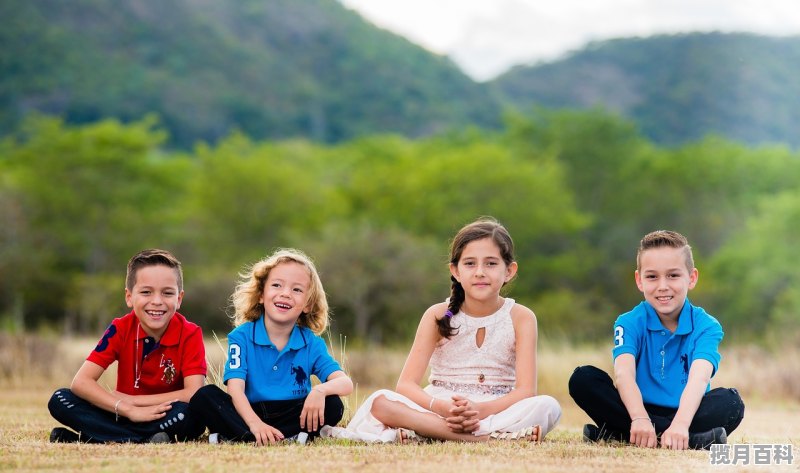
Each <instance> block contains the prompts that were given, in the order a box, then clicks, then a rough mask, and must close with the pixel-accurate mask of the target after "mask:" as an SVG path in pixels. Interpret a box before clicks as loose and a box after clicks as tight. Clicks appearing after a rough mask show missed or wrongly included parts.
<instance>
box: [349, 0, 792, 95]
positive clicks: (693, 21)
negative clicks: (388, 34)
mask: <svg viewBox="0 0 800 473" xmlns="http://www.w3.org/2000/svg"><path fill="white" fill-rule="evenodd" d="M340 2H341V3H342V4H343V5H344V6H345V7H347V8H350V9H352V10H355V11H357V12H358V13H360V14H361V15H362V16H363V17H364V18H366V19H367V20H369V21H371V22H372V23H374V24H376V25H377V26H379V27H380V28H384V29H387V30H390V31H392V32H394V33H397V34H400V35H402V36H404V37H406V38H408V39H409V40H411V41H412V42H414V43H416V44H418V45H420V46H422V47H424V48H426V49H429V50H430V51H433V52H435V53H437V54H442V55H446V56H449V57H450V58H452V59H453V61H455V62H456V64H458V65H459V66H460V67H461V68H462V69H463V70H464V72H466V73H467V74H469V75H470V76H472V77H473V78H474V79H476V80H489V79H492V78H494V77H496V76H497V75H500V74H502V73H503V72H505V71H506V70H508V69H509V68H510V67H511V66H513V65H517V64H535V63H537V62H542V61H552V60H555V59H558V58H559V57H561V56H563V55H564V54H566V53H568V52H569V51H574V50H577V49H580V48H581V47H583V46H584V45H585V44H587V43H588V42H590V41H595V40H604V39H610V38H621V37H634V36H638V37H646V36H651V35H654V34H661V33H681V32H689V31H724V32H732V31H744V32H753V33H759V34H766V35H774V36H788V35H800V1H798V0H340Z"/></svg>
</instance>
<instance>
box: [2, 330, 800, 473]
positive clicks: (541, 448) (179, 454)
mask: <svg viewBox="0 0 800 473" xmlns="http://www.w3.org/2000/svg"><path fill="white" fill-rule="evenodd" d="M5 341H6V342H7V340H5ZM37 343H38V342H36V343H29V344H28V345H26V346H30V347H34V349H42V348H43V347H47V348H48V351H49V353H48V356H46V357H42V359H43V360H46V362H47V363H48V364H50V365H51V367H50V368H42V367H37V366H29V369H28V370H26V371H25V372H23V373H17V372H14V373H12V375H11V376H8V372H4V373H5V375H4V378H3V379H0V470H15V471H34V470H37V471H38V470H43V469H46V470H58V471H78V470H80V471H114V472H117V471H155V470H161V471H193V472H200V471H222V470H227V469H231V468H233V469H236V470H237V471H263V470H265V469H273V470H275V471H307V470H319V471H326V472H328V471H331V472H335V471H348V472H349V471H364V472H373V471H376V472H381V473H386V472H388V471H402V472H416V471H437V472H450V471H453V472H459V473H463V472H466V471H479V472H497V471H533V470H536V471H545V472H547V471H552V472H561V471H564V472H567V471H569V472H590V471H591V472H595V471H610V472H616V471H618V472H631V471H646V470H653V471H720V467H714V466H711V465H710V464H709V457H708V453H707V452H695V451H690V452H669V451H660V450H644V449H637V448H632V447H619V446H604V445H586V444H584V443H583V442H582V441H581V436H580V429H581V427H582V425H583V424H584V423H585V422H587V421H588V418H587V417H586V416H585V414H583V413H582V412H581V411H580V410H579V409H578V408H577V407H576V406H575V404H574V403H573V402H572V400H571V399H570V398H569V396H568V395H567V394H566V380H567V379H568V377H569V374H570V373H571V372H572V369H573V368H574V367H575V366H576V365H577V364H587V363H592V364H596V365H598V366H600V367H602V368H604V369H605V368H608V367H609V366H610V356H609V353H608V351H607V350H605V349H601V350H598V349H592V348H583V349H580V348H574V347H573V348H566V347H565V348H558V347H550V346H549V345H548V344H543V346H542V349H541V350H540V360H539V365H540V368H539V369H540V374H539V379H540V391H541V392H545V393H548V394H552V395H554V396H555V397H556V398H557V399H558V400H559V401H560V402H561V404H562V407H563V409H564V415H563V417H562V420H561V423H560V424H559V426H558V427H557V428H556V430H555V431H553V432H552V433H551V434H550V435H549V436H548V437H547V439H546V440H545V441H544V442H543V443H542V444H541V445H537V446H530V445H522V444H516V443H499V442H497V443H492V444H484V445H473V444H459V443H438V444H432V445H424V446H401V445H364V444H355V443H348V442H344V441H333V440H321V441H318V442H315V443H314V444H312V445H309V446H305V447H301V446H297V445H281V446H276V447H268V448H260V449H259V448H255V447H252V446H250V445H209V444H207V443H203V442H190V443H187V444H172V445H85V444H83V445H63V444H50V443H48V442H47V436H48V433H49V431H50V429H51V428H52V427H54V426H55V425H56V424H55V421H53V420H52V419H51V418H50V415H49V413H48V412H47V408H46V403H47V400H48V398H49V395H50V393H51V392H52V391H53V390H54V389H56V388H58V387H60V386H63V385H66V384H68V383H69V380H70V378H71V376H72V374H73V373H74V371H75V370H76V369H77V367H78V366H79V365H80V363H81V362H82V359H83V357H84V356H85V355H86V354H87V353H88V350H90V349H91V348H92V345H93V344H94V340H72V341H61V342H58V343H57V344H56V346H52V344H47V343H44V344H37ZM3 345H4V346H8V345H7V344H6V343H4V344H3ZM22 345H25V344H22ZM207 346H208V353H209V357H210V359H211V360H210V361H211V363H212V364H214V363H219V362H220V360H221V359H222V358H223V357H224V352H223V351H222V350H220V348H219V346H218V345H217V344H216V342H214V341H213V340H210V341H209V343H208V344H207ZM51 350H52V351H51ZM0 353H2V351H0ZM336 353H337V354H339V355H341V352H336ZM6 355H7V353H6ZM725 355H726V358H725V365H723V371H722V372H721V373H720V375H721V376H720V380H725V381H724V382H725V384H735V385H736V386H737V387H739V388H740V390H741V391H742V392H743V395H744V397H745V401H746V402H747V413H746V416H745V420H744V422H743V423H742V425H741V426H740V427H739V429H737V431H736V432H734V434H733V435H732V436H731V439H730V442H731V443H781V444H785V443H792V444H793V445H794V449H795V455H797V453H798V450H797V448H798V445H800V404H798V402H797V398H794V400H793V399H792V398H791V396H789V395H787V394H786V393H787V392H788V391H779V389H782V390H786V389H789V388H787V387H786V383H784V381H781V380H782V379H783V378H784V375H781V376H779V377H777V378H775V377H770V376H769V374H770V373H771V374H772V375H773V376H774V375H775V374H776V373H781V372H783V371H789V372H791V369H795V370H796V369H798V368H797V365H794V367H787V366H785V365H784V366H782V367H781V365H782V364H783V363H785V362H787V359H784V358H783V356H796V354H789V355H787V352H784V353H783V354H781V355H780V358H775V355H768V354H766V353H764V352H762V351H760V350H756V349H752V348H737V349H735V350H732V351H731V352H727V353H725ZM0 356H2V355H0ZM13 358H15V359H16V360H17V361H19V360H20V359H25V360H27V361H26V362H27V363H38V362H41V361H42V360H39V359H38V358H37V357H36V356H28V355H23V354H20V353H17V355H16V356H15V357H13ZM34 359H37V360H38V361H32V360H34ZM403 359H404V354H402V353H396V352H390V351H385V350H378V349H376V350H370V351H368V352H366V353H362V352H349V353H347V360H345V361H346V366H347V369H348V371H349V372H350V373H351V375H352V377H353V378H354V380H356V382H357V383H358V391H357V393H354V395H352V396H350V399H349V404H350V405H351V407H353V408H354V407H357V405H358V403H359V402H360V400H361V399H363V398H364V397H366V395H368V394H369V393H370V392H371V391H372V390H373V389H375V388H377V387H391V386H392V385H393V384H394V381H395V379H396V376H397V374H398V372H399V370H400V368H401V367H402V363H403ZM1 363H5V366H14V365H16V366H19V365H18V364H17V363H14V360H13V359H11V360H9V359H0V364H1ZM725 370H728V371H729V372H730V374H729V377H727V378H723V377H722V374H723V373H725ZM12 371H13V370H12ZM734 379H735V380H736V381H735V382H734V381H732V380H734ZM104 380H106V382H107V384H109V385H112V386H113V373H108V375H106V376H104ZM750 383H758V384H750ZM781 386H783V387H781ZM779 387H780V388H779ZM798 461H800V460H796V461H795V464H797V463H798ZM796 470H797V468H796V466H794V467H785V466H784V467H781V471H796ZM737 471H741V470H738V469H737ZM756 471H765V470H764V469H763V468H760V469H756Z"/></svg>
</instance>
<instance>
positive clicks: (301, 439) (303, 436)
mask: <svg viewBox="0 0 800 473" xmlns="http://www.w3.org/2000/svg"><path fill="white" fill-rule="evenodd" d="M285 441H286V442H297V443H299V444H300V445H305V444H306V442H307V441H308V434H307V433H306V432H300V433H299V434H297V435H292V436H291V437H289V438H287V439H285Z"/></svg>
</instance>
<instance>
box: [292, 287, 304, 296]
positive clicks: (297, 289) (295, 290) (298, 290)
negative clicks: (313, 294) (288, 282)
mask: <svg viewBox="0 0 800 473" xmlns="http://www.w3.org/2000/svg"><path fill="white" fill-rule="evenodd" d="M294 292H299V293H301V294H302V292H303V290H302V289H300V288H299V287H296V288H294Z"/></svg>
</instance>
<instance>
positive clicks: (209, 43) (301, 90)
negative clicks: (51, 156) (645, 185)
mask: <svg viewBox="0 0 800 473" xmlns="http://www.w3.org/2000/svg"><path fill="white" fill-rule="evenodd" d="M0 24H2V28H0V70H2V73H0V134H3V133H6V132H8V131H9V130H11V129H12V128H13V127H14V126H15V125H16V124H17V123H19V121H20V119H21V118H22V117H24V116H25V115H27V114H29V113H31V112H33V111H39V112H45V113H49V114H57V115H61V116H63V117H64V118H65V119H66V120H67V121H69V122H72V123H85V122H91V121H95V120H98V119H100V118H106V117H117V118H119V119H121V120H132V119H138V118H141V117H142V116H143V115H145V114H147V113H150V112H155V113H156V114H158V115H159V116H160V118H161V122H162V124H163V125H164V126H165V127H166V128H167V129H168V130H169V131H170V134H171V137H172V142H173V144H174V145H178V146H184V147H185V146H191V145H192V144H193V143H194V142H195V141H197V140H205V141H214V140H216V139H218V138H220V137H222V136H225V135H227V134H228V133H230V132H231V130H233V129H238V130H241V131H243V132H245V133H246V134H248V135H249V136H251V137H253V138H256V139H262V138H287V137H293V136H302V137H308V138H312V139H315V140H318V141H323V142H335V141H339V140H343V139H348V138H352V137H355V136H359V135H363V134H371V133H386V132H395V133H401V134H405V135H407V136H412V137H414V136H425V135H430V134H432V133H437V132H441V131H443V130H446V129H449V128H454V127H463V126H466V125H468V124H477V125H479V126H497V125H498V124H499V122H500V119H499V116H500V113H499V110H500V107H499V103H498V102H497V100H496V99H494V98H493V97H492V96H491V95H490V92H489V87H487V86H485V85H483V84H477V83H475V82H473V81H472V80H471V79H470V78H469V77H467V76H466V75H465V74H464V73H463V72H461V71H460V70H459V69H458V67H457V66H456V65H455V64H454V63H453V62H452V61H450V60H449V59H447V58H445V57H441V56H437V55H434V54H432V53H430V52H428V51H426V50H424V49H422V48H421V47H418V46H416V45H414V44H412V43H410V42H409V41H407V40H406V39H404V38H401V37H399V36H396V35H394V34H391V33H389V32H387V31H384V30H381V29H378V28H377V27H375V26H373V25H371V24H370V23H368V22H366V21H365V20H364V19H363V18H362V17H361V16H359V15H358V14H357V13H354V12H352V11H350V10H347V9H346V8H344V7H343V6H342V5H341V4H340V3H339V2H337V1H335V0H159V1H155V2H149V1H142V0H114V1H111V0H71V1H69V2H62V1H59V0H5V1H3V2H2V3H0Z"/></svg>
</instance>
